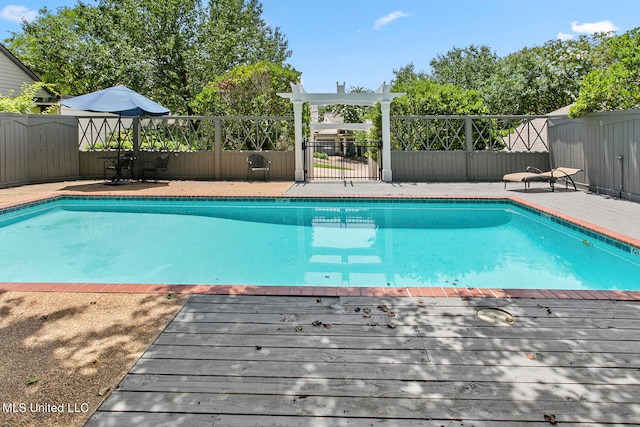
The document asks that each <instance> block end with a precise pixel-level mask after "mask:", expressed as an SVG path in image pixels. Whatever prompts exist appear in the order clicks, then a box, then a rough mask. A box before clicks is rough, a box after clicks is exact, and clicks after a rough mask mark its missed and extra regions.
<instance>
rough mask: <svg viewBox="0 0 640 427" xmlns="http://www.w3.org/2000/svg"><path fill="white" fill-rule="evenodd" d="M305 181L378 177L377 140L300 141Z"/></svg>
mask: <svg viewBox="0 0 640 427" xmlns="http://www.w3.org/2000/svg"><path fill="white" fill-rule="evenodd" d="M303 150H304V179H305V181H312V180H319V181H333V180H339V181H355V180H369V181H370V180H379V179H380V176H381V175H382V155H381V141H377V140H376V141H373V140H366V141H304V142H303Z"/></svg>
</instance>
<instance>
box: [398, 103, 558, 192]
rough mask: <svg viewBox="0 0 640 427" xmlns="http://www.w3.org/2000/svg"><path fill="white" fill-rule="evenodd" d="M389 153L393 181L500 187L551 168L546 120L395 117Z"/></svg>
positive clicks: (531, 118)
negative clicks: (530, 170)
mask: <svg viewBox="0 0 640 427" xmlns="http://www.w3.org/2000/svg"><path fill="white" fill-rule="evenodd" d="M391 150H392V151H391V169H392V171H393V179H394V181H441V182H447V181H498V180H500V179H502V176H503V175H505V174H507V173H510V172H520V171H524V170H525V169H526V167H527V166H535V167H537V168H539V169H542V170H548V169H549V167H550V164H549V145H548V142H547V118H546V117H545V116H439V115H433V116H395V117H392V118H391Z"/></svg>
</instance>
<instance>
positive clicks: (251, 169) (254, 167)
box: [247, 154, 271, 181]
mask: <svg viewBox="0 0 640 427" xmlns="http://www.w3.org/2000/svg"><path fill="white" fill-rule="evenodd" d="M247 164H248V169H247V181H250V179H249V174H251V176H253V174H254V173H255V172H262V173H263V178H264V180H265V181H266V180H267V175H268V174H269V169H271V161H270V160H267V159H265V158H264V157H262V156H261V155H260V154H252V155H250V156H249V157H247Z"/></svg>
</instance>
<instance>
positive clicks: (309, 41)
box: [0, 0, 640, 93]
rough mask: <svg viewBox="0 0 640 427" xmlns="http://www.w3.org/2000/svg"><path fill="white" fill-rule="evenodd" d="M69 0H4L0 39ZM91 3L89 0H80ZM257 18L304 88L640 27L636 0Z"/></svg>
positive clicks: (325, 10)
mask: <svg viewBox="0 0 640 427" xmlns="http://www.w3.org/2000/svg"><path fill="white" fill-rule="evenodd" d="M76 3H77V2H76V0H8V2H6V3H5V2H3V4H6V5H4V6H3V5H0V40H3V39H5V38H6V37H9V36H10V32H12V31H15V32H19V31H20V28H21V27H20V22H21V20H22V19H23V18H24V19H27V20H31V19H34V18H35V17H36V16H37V14H38V10H39V9H40V8H42V7H44V6H46V7H47V8H48V9H49V10H54V11H55V10H57V9H58V8H59V7H62V6H68V7H73V6H74V5H75V4H76ZM85 3H88V4H92V0H85ZM262 5H263V14H262V17H263V19H264V20H265V21H266V23H267V24H268V25H269V26H271V27H279V28H280V30H281V31H282V33H283V34H284V35H285V37H286V39H287V41H288V43H289V49H290V50H291V51H292V52H293V54H292V56H291V57H290V58H289V60H288V61H287V62H288V63H289V64H291V65H292V66H293V67H294V68H295V69H296V70H298V71H300V72H302V85H303V86H304V88H305V90H306V91H307V92H321V93H335V92H336V83H340V84H342V83H345V84H346V87H347V90H349V89H350V88H353V87H363V88H367V89H372V90H376V89H378V87H380V85H381V84H383V83H384V82H386V83H389V82H390V81H391V80H392V79H393V70H394V69H399V68H401V67H404V66H406V65H408V64H413V65H414V67H415V69H416V71H427V72H428V71H430V68H429V62H430V61H431V59H433V58H435V57H437V56H438V55H444V54H446V53H447V52H448V51H450V50H451V49H452V48H454V47H458V48H464V47H468V46H470V45H472V44H473V45H487V46H489V47H490V48H491V50H493V51H494V52H495V53H496V54H497V55H498V56H501V57H502V56H506V55H508V54H509V53H513V52H516V51H518V50H520V49H522V48H524V47H533V46H541V45H543V44H544V43H545V42H547V41H549V40H553V39H558V38H560V39H569V38H577V37H579V36H580V35H582V34H591V33H593V32H599V31H615V32H616V34H622V33H624V32H626V31H628V30H631V29H633V28H636V27H640V1H638V0H536V1H532V2H529V1H523V0H448V1H442V0H321V1H307V0H262Z"/></svg>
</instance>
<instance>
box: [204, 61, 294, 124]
mask: <svg viewBox="0 0 640 427" xmlns="http://www.w3.org/2000/svg"><path fill="white" fill-rule="evenodd" d="M299 80H300V72H298V71H296V70H295V69H294V68H293V67H291V66H289V65H285V64H275V63H272V62H268V61H261V62H257V63H255V64H251V65H239V66H237V67H235V68H234V69H232V70H231V71H229V72H228V73H226V74H224V75H223V76H220V77H217V78H216V79H214V80H213V82H211V83H209V84H208V85H207V86H205V87H204V89H203V90H202V91H201V92H200V93H199V94H198V95H197V96H196V97H195V99H194V101H193V102H192V104H191V106H192V108H193V109H194V111H195V112H196V113H198V114H201V115H212V116H282V115H293V104H292V103H291V102H290V101H289V100H288V99H286V98H282V97H280V96H278V95H277V93H278V92H290V91H291V87H290V83H296V82H298V81H299Z"/></svg>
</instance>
